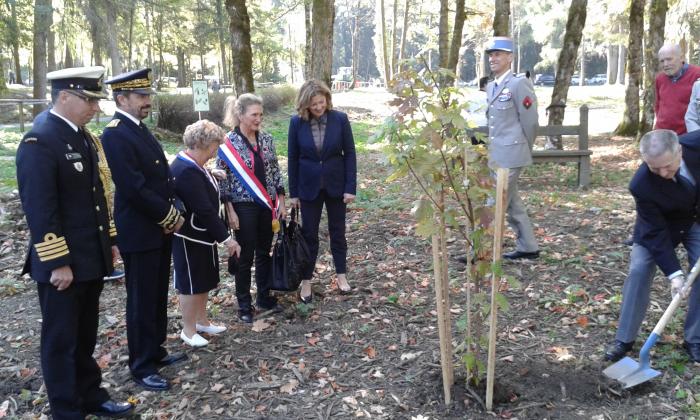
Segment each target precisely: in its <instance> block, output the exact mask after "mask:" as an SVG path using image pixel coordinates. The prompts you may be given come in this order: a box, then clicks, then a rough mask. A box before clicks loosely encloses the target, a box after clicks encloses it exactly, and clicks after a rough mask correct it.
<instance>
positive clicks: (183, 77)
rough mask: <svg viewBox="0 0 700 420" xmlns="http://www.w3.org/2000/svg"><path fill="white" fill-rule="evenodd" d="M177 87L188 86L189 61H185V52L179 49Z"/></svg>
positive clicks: (177, 52) (177, 53)
mask: <svg viewBox="0 0 700 420" xmlns="http://www.w3.org/2000/svg"><path fill="white" fill-rule="evenodd" d="M175 55H176V56H177V87H186V86H187V61H186V60H185V50H184V49H182V47H177V51H176V54H175Z"/></svg>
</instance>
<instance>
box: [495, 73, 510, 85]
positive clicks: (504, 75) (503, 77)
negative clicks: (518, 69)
mask: <svg viewBox="0 0 700 420" xmlns="http://www.w3.org/2000/svg"><path fill="white" fill-rule="evenodd" d="M509 74H510V70H508V71H507V72H505V73H503V74H502V75H501V76H500V77H498V78H496V80H494V82H495V83H496V85H497V86H500V85H501V83H503V80H504V79H505V78H506V77H507V76H508V75H509Z"/></svg>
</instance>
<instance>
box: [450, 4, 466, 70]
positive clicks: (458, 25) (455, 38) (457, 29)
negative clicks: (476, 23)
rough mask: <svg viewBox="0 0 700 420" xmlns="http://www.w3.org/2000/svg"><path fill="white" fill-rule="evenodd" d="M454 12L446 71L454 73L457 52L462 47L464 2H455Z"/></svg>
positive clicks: (457, 56) (457, 58)
mask: <svg viewBox="0 0 700 420" xmlns="http://www.w3.org/2000/svg"><path fill="white" fill-rule="evenodd" d="M455 7H456V11H455V24H454V26H453V28H452V41H451V43H450V53H449V56H448V57H449V58H448V60H447V69H449V70H451V71H453V72H456V70H457V62H458V61H459V50H460V47H461V46H462V31H463V30H464V19H465V18H466V13H465V12H464V0H457V3H456V6H455Z"/></svg>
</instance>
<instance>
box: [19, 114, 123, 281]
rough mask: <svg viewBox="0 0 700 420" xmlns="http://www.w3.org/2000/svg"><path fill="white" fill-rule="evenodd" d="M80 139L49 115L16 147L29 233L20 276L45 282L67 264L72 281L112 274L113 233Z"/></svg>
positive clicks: (89, 154) (89, 150)
mask: <svg viewBox="0 0 700 420" xmlns="http://www.w3.org/2000/svg"><path fill="white" fill-rule="evenodd" d="M97 159H98V158H97V154H96V152H95V150H94V148H93V147H91V146H88V145H87V141H86V139H85V137H84V136H83V135H82V134H80V133H76V132H75V131H74V130H73V128H72V127H71V126H69V125H68V123H66V122H65V121H63V120H62V119H61V118H59V117H57V116H56V115H53V114H47V115H46V117H45V120H44V121H43V122H42V123H40V124H35V125H34V127H33V128H32V130H31V131H29V132H28V133H27V134H26V135H25V136H24V138H23V139H22V142H21V143H20V145H19V147H18V148H17V160H16V164H17V182H18V184H19V193H20V199H21V200H22V207H23V208H24V212H25V214H26V217H27V224H28V225H29V232H30V234H31V238H30V243H29V252H28V254H27V260H26V262H25V265H24V271H23V274H24V273H30V274H31V276H32V278H33V279H34V280H36V281H38V282H44V283H48V282H49V279H50V278H51V271H52V270H53V269H56V268H59V267H62V266H65V265H70V267H71V269H72V270H73V278H74V281H88V280H97V279H99V280H102V278H103V277H104V276H105V275H106V274H107V273H109V272H111V271H112V268H113V267H112V250H111V246H112V245H113V244H114V243H115V236H116V231H115V230H114V228H113V227H112V228H111V229H110V219H109V211H108V208H107V202H106V200H105V195H104V190H103V188H102V182H101V181H100V176H99V171H98V169H97V164H98V161H97Z"/></svg>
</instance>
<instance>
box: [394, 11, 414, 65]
mask: <svg viewBox="0 0 700 420" xmlns="http://www.w3.org/2000/svg"><path fill="white" fill-rule="evenodd" d="M410 6H411V0H406V1H405V2H404V5H403V27H402V28H401V45H400V47H399V63H401V60H403V59H404V57H405V56H406V51H405V50H406V34H407V33H408V11H409V8H410ZM402 67H403V66H401V64H399V66H398V69H397V70H398V71H401V68H402Z"/></svg>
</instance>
